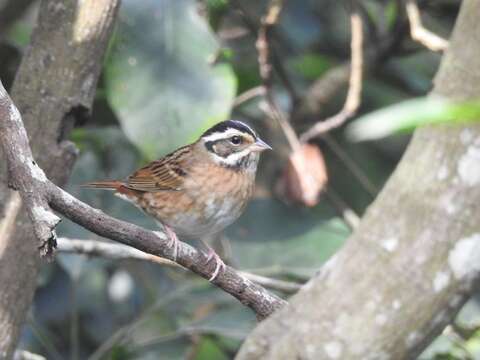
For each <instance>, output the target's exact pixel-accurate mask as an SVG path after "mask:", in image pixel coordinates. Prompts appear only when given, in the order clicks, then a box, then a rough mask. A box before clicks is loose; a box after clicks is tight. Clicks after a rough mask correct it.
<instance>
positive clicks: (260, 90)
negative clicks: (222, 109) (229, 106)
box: [233, 86, 265, 107]
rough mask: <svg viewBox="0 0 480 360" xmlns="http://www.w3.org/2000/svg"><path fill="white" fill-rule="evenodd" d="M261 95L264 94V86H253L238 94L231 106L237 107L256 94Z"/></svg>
mask: <svg viewBox="0 0 480 360" xmlns="http://www.w3.org/2000/svg"><path fill="white" fill-rule="evenodd" d="M263 95H265V87H263V86H255V87H253V88H251V89H248V90H247V91H245V92H243V93H241V94H240V95H238V96H237V97H236V98H235V100H234V101H233V107H237V106H239V105H241V104H243V103H244V102H247V101H249V100H251V99H253V98H256V97H257V96H263Z"/></svg>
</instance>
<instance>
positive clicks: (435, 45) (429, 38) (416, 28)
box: [405, 0, 448, 51]
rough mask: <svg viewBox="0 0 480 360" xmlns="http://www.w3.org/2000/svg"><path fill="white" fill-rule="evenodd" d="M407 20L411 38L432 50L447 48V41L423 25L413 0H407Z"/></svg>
mask: <svg viewBox="0 0 480 360" xmlns="http://www.w3.org/2000/svg"><path fill="white" fill-rule="evenodd" d="M405 7H406V9H407V16H408V21H409V22H410V35H411V37H412V39H413V40H415V41H417V42H419V43H420V44H422V45H423V46H425V47H427V48H428V49H430V50H432V51H444V50H446V49H447V48H448V41H447V40H445V39H443V38H441V37H440V36H438V35H436V34H434V33H433V32H431V31H430V30H427V29H426V28H425V27H423V24H422V18H421V17H420V11H419V10H418V6H417V3H416V1H415V0H407V4H406V5H405Z"/></svg>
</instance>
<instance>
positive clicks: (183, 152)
mask: <svg viewBox="0 0 480 360" xmlns="http://www.w3.org/2000/svg"><path fill="white" fill-rule="evenodd" d="M267 149H271V147H270V146H269V145H268V144H266V143H265V142H264V141H263V140H261V139H260V138H259V137H258V135H257V134H256V132H255V131H254V130H253V129H252V128H251V127H250V126H248V125H246V124H244V123H243V122H241V121H235V120H228V121H223V122H220V123H218V124H216V125H215V126H213V127H212V128H210V129H209V130H207V131H206V132H205V133H203V135H202V136H201V137H200V138H199V139H198V140H197V141H196V142H194V143H192V144H190V145H186V146H183V147H181V148H179V149H178V150H176V151H174V152H172V153H170V154H168V155H166V156H164V157H163V158H161V159H159V160H155V161H152V162H151V163H149V164H147V165H146V166H144V167H142V168H141V169H139V170H137V171H135V172H134V173H133V174H132V175H131V176H129V177H128V178H127V179H126V180H124V181H121V180H115V181H98V182H92V183H88V184H86V185H85V186H86V187H90V188H97V189H109V190H114V191H115V193H116V195H118V196H120V197H121V198H123V199H125V200H128V201H130V202H132V203H133V204H134V205H136V206H137V207H139V208H140V209H142V210H143V211H144V212H146V213H147V214H149V215H151V216H152V217H154V218H155V219H156V220H157V221H158V222H159V223H161V225H162V226H163V228H164V229H165V232H166V233H167V235H168V237H169V246H173V247H174V254H175V256H176V254H177V250H178V238H177V235H178V236H179V237H181V238H182V240H183V239H200V240H202V241H203V243H204V244H205V245H206V247H207V249H208V257H207V263H208V262H210V261H211V260H212V259H214V260H215V271H214V273H213V275H212V276H211V278H210V281H212V280H214V279H215V278H216V277H217V275H218V273H219V271H220V270H222V269H223V268H224V267H225V264H224V263H223V261H222V260H221V259H220V257H219V256H218V255H217V254H216V253H215V251H214V250H213V249H212V248H211V247H210V246H209V245H208V244H207V243H205V239H207V238H209V237H211V236H213V235H215V234H217V233H219V232H220V231H222V230H223V229H224V228H225V227H227V226H228V225H230V224H231V223H233V222H234V221H235V220H236V219H237V218H238V217H239V216H240V215H241V213H242V212H243V210H244V209H245V206H246V205H247V202H248V200H249V199H250V197H251V196H252V194H253V188H254V183H255V173H256V171H257V165H258V160H259V157H260V153H261V152H262V151H264V150H267Z"/></svg>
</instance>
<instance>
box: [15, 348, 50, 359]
mask: <svg viewBox="0 0 480 360" xmlns="http://www.w3.org/2000/svg"><path fill="white" fill-rule="evenodd" d="M13 360H46V358H45V357H43V356H42V355H38V354H34V353H31V352H29V351H26V350H16V351H15V354H14V355H13Z"/></svg>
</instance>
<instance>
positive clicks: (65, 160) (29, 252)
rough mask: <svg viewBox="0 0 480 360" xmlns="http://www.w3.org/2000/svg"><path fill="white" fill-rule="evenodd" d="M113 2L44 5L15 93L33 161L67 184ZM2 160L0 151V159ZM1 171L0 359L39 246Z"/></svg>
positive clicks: (20, 318) (70, 0)
mask: <svg viewBox="0 0 480 360" xmlns="http://www.w3.org/2000/svg"><path fill="white" fill-rule="evenodd" d="M117 8H118V0H84V1H75V0H49V1H47V0H45V1H42V3H41V7H40V12H39V18H38V24H37V26H36V28H35V29H34V32H33V35H32V41H31V44H30V46H29V48H28V50H27V51H26V53H25V55H24V57H23V60H22V63H21V65H20V69H19V70H18V73H17V76H16V79H15V83H14V85H13V89H12V92H11V93H12V97H13V99H14V100H15V102H16V105H17V106H18V108H19V109H20V111H21V113H22V115H23V120H24V122H25V126H26V128H27V131H28V135H29V138H30V143H31V146H32V150H33V153H34V156H35V158H36V160H37V161H38V162H39V164H40V166H41V167H42V168H43V169H44V170H45V172H46V174H47V175H48V177H49V178H50V179H52V180H53V181H55V182H56V183H58V184H64V183H65V181H66V180H67V179H68V176H69V172H70V169H71V167H72V165H73V162H74V160H75V154H76V149H75V147H74V146H73V145H72V144H70V143H68V142H67V141H64V139H65V137H66V136H68V133H69V130H70V129H71V127H72V126H73V123H74V122H75V121H78V120H81V119H82V118H83V117H85V116H87V115H88V113H89V110H90V108H91V105H92V102H93V97H94V94H95V89H96V84H97V80H98V76H99V74H100V70H101V65H102V60H103V55H104V53H105V49H106V47H107V43H108V40H109V38H110V34H111V31H112V29H113V24H114V20H115V17H116V12H117ZM1 158H3V156H2V155H1V154H0V159H1ZM21 207H22V204H21V200H20V196H19V195H18V193H16V192H14V191H11V190H8V188H7V174H6V170H5V168H4V167H3V166H2V168H1V169H0V284H1V288H2V290H1V291H0V359H3V358H7V359H8V358H11V356H12V353H13V350H14V348H15V346H16V343H17V340H18V336H19V333H20V330H21V326H22V324H23V322H24V319H25V315H26V312H27V310H28V309H29V307H30V303H31V300H32V297H33V293H34V290H35V285H36V277H37V273H38V270H39V267H40V264H41V259H39V252H38V249H37V244H38V243H37V241H36V239H35V238H34V235H33V232H32V227H31V225H30V222H29V220H28V219H27V217H26V216H25V215H24V214H23V211H22V210H21Z"/></svg>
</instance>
